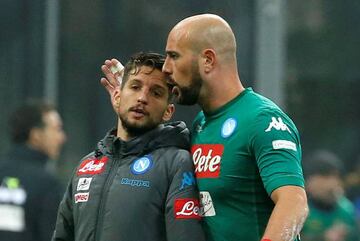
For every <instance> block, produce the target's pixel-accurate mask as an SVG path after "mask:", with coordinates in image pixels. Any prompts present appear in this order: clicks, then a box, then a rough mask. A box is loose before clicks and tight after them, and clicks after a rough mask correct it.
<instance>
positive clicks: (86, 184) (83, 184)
mask: <svg viewBox="0 0 360 241" xmlns="http://www.w3.org/2000/svg"><path fill="white" fill-rule="evenodd" d="M91 180H92V177H89V178H86V177H82V178H80V179H79V182H78V184H77V188H76V191H86V190H89V188H90V183H91Z"/></svg>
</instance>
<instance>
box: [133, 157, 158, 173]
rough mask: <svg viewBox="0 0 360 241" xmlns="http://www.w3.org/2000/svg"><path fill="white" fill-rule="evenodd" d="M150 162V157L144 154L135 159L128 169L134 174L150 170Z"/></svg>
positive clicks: (151, 162)
mask: <svg viewBox="0 0 360 241" xmlns="http://www.w3.org/2000/svg"><path fill="white" fill-rule="evenodd" d="M152 164H153V161H152V157H151V156H149V155H146V156H143V157H140V158H139V159H137V160H135V161H134V162H133V164H132V165H131V167H130V169H131V172H132V173H133V174H135V175H139V174H144V173H146V172H147V171H149V170H150V168H151V167H152Z"/></svg>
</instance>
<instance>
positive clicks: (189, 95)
mask: <svg viewBox="0 0 360 241" xmlns="http://www.w3.org/2000/svg"><path fill="white" fill-rule="evenodd" d="M191 69H192V75H193V77H192V81H191V84H190V86H187V87H180V86H178V88H179V90H180V96H179V97H178V99H177V103H178V104H180V105H195V104H196V103H197V102H198V100H199V95H200V89H201V87H202V83H203V79H202V78H201V76H200V73H199V65H198V64H197V63H196V62H193V63H192V66H191Z"/></svg>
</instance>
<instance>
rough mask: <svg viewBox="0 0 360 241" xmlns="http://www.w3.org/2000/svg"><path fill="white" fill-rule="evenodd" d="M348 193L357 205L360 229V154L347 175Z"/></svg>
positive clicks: (359, 226) (359, 227)
mask: <svg viewBox="0 0 360 241" xmlns="http://www.w3.org/2000/svg"><path fill="white" fill-rule="evenodd" d="M345 187H346V195H347V197H349V199H350V201H351V202H352V203H353V204H354V205H355V210H356V220H357V224H358V229H359V230H360V156H358V157H357V159H355V163H354V166H353V167H352V169H351V171H349V172H348V173H347V174H346V176H345Z"/></svg>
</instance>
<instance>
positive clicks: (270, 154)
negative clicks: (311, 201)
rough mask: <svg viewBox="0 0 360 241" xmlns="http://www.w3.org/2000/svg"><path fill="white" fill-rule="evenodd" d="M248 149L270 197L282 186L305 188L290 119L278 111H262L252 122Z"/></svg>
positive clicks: (295, 136) (299, 152) (294, 133)
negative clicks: (253, 157)
mask: <svg viewBox="0 0 360 241" xmlns="http://www.w3.org/2000/svg"><path fill="white" fill-rule="evenodd" d="M252 128H253V129H252V131H251V132H249V133H252V134H250V148H251V150H252V152H253V154H254V155H255V158H256V162H257V165H258V168H259V172H260V176H261V179H262V181H263V183H264V187H265V189H266V191H267V193H268V194H269V195H271V193H272V192H273V191H274V190H275V189H276V188H279V187H281V186H285V185H293V186H300V187H304V178H303V173H302V167H301V145H300V139H299V134H298V131H297V129H296V127H295V124H294V123H293V122H292V121H291V119H290V118H289V117H288V116H286V115H285V114H284V113H283V112H282V111H280V110H278V109H270V108H267V109H264V110H263V111H261V112H259V114H258V115H257V116H256V118H255V121H254V122H253V126H252Z"/></svg>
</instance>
